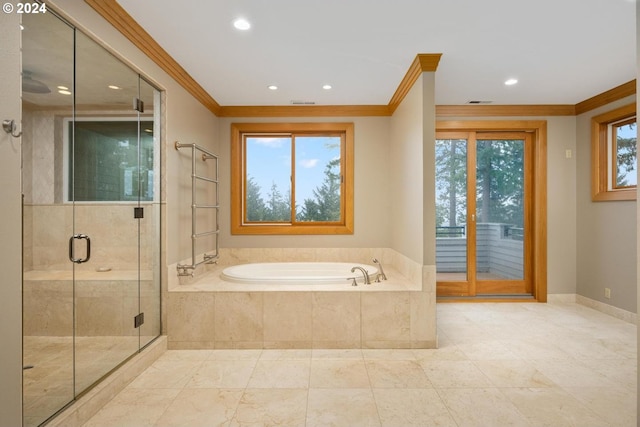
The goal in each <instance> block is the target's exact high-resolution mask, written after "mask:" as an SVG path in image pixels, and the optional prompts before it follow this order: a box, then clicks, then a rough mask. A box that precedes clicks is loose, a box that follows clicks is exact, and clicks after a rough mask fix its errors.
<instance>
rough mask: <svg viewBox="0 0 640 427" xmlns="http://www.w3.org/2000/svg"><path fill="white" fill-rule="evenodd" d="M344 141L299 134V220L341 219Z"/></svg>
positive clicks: (297, 192)
mask: <svg viewBox="0 0 640 427" xmlns="http://www.w3.org/2000/svg"><path fill="white" fill-rule="evenodd" d="M341 141H342V140H341V138H340V137H339V136H298V137H296V139H295V147H296V163H295V165H296V166H295V167H296V176H295V188H296V197H295V200H296V221H340V180H341V178H340V175H341V169H340V144H341Z"/></svg>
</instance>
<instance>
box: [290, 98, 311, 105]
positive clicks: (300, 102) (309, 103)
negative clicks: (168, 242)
mask: <svg viewBox="0 0 640 427" xmlns="http://www.w3.org/2000/svg"><path fill="white" fill-rule="evenodd" d="M291 103H292V104H293V105H314V104H315V101H300V100H295V99H294V100H292V101H291Z"/></svg>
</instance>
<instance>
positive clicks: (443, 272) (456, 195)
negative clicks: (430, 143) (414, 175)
mask: <svg viewBox="0 0 640 427" xmlns="http://www.w3.org/2000/svg"><path fill="white" fill-rule="evenodd" d="M467 231H468V230H467V140H466V139H438V140H436V272H437V277H436V279H437V280H438V281H441V282H442V281H457V280H467Z"/></svg>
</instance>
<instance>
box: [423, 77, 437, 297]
mask: <svg viewBox="0 0 640 427" xmlns="http://www.w3.org/2000/svg"><path fill="white" fill-rule="evenodd" d="M435 79H436V75H435V73H422V120H421V122H422V144H423V150H422V189H423V191H422V197H423V200H422V207H423V209H422V226H423V232H422V264H423V265H426V266H433V269H434V271H435V265H436V149H435V146H436V100H435V84H436V83H435ZM432 285H433V289H434V291H435V282H434V283H432Z"/></svg>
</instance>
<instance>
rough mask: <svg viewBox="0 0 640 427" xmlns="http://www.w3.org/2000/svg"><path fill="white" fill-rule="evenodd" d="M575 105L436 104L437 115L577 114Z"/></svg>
mask: <svg viewBox="0 0 640 427" xmlns="http://www.w3.org/2000/svg"><path fill="white" fill-rule="evenodd" d="M575 114H576V108H575V105H570V104H569V105H563V104H551V105H436V116H437V117H492V116H495V117H522V116H575Z"/></svg>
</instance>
